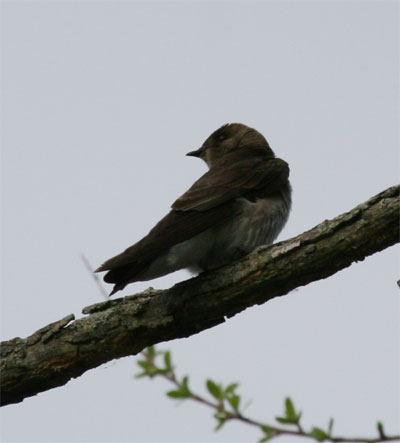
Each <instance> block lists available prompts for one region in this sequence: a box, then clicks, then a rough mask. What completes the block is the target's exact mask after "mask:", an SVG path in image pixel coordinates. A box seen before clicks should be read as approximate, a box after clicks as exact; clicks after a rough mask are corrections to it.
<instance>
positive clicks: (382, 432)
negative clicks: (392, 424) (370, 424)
mask: <svg viewBox="0 0 400 443" xmlns="http://www.w3.org/2000/svg"><path fill="white" fill-rule="evenodd" d="M376 427H377V429H378V433H379V437H380V438H381V439H382V440H384V439H385V438H386V435H385V431H384V430H383V424H382V422H381V421H378V423H377V424H376Z"/></svg>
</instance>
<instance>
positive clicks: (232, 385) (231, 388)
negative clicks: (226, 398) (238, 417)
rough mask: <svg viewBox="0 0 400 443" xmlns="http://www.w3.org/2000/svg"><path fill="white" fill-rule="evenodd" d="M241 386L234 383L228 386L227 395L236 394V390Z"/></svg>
mask: <svg viewBox="0 0 400 443" xmlns="http://www.w3.org/2000/svg"><path fill="white" fill-rule="evenodd" d="M238 386H239V384H238V383H232V384H230V385H228V387H227V388H226V389H225V393H226V394H233V393H234V392H235V389H236V388H237V387H238Z"/></svg>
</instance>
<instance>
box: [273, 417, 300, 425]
mask: <svg viewBox="0 0 400 443" xmlns="http://www.w3.org/2000/svg"><path fill="white" fill-rule="evenodd" d="M275 420H276V421H279V423H282V424H284V425H295V424H297V418H296V419H291V418H286V417H275Z"/></svg>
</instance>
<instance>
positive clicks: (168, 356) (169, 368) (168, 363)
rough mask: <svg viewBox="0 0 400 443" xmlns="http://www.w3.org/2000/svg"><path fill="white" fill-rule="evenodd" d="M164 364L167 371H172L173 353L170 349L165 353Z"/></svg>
mask: <svg viewBox="0 0 400 443" xmlns="http://www.w3.org/2000/svg"><path fill="white" fill-rule="evenodd" d="M164 364H165V369H166V370H167V372H172V363H171V353H170V352H169V351H166V352H165V354H164Z"/></svg>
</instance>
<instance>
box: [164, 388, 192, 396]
mask: <svg viewBox="0 0 400 443" xmlns="http://www.w3.org/2000/svg"><path fill="white" fill-rule="evenodd" d="M167 395H168V397H171V398H188V397H189V396H190V394H188V393H187V392H186V391H185V390H183V389H177V390H174V391H168V392H167Z"/></svg>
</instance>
